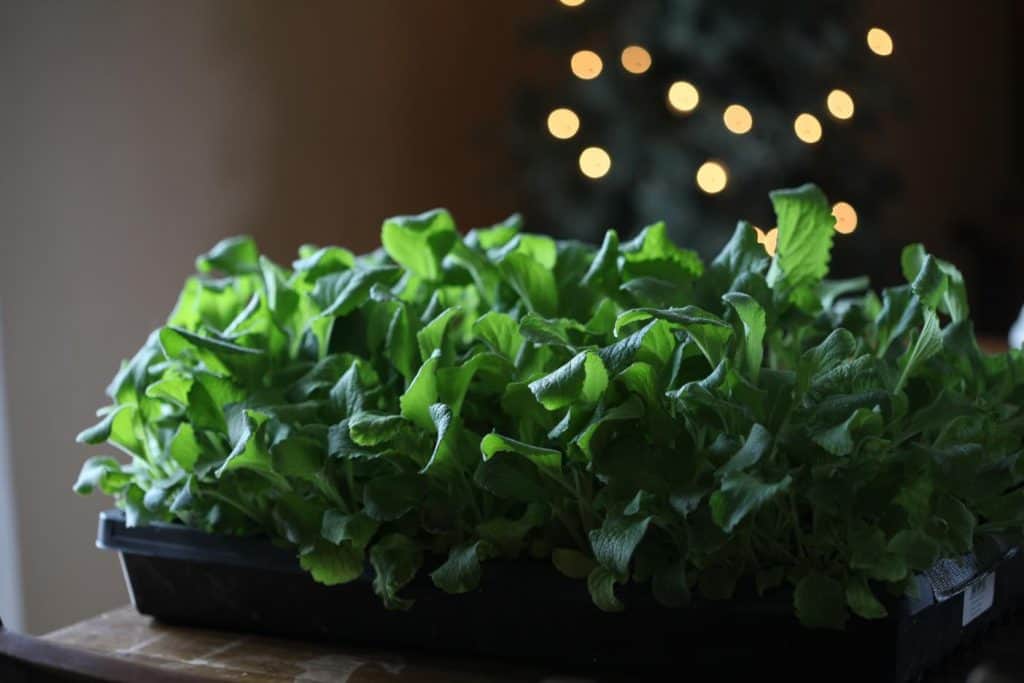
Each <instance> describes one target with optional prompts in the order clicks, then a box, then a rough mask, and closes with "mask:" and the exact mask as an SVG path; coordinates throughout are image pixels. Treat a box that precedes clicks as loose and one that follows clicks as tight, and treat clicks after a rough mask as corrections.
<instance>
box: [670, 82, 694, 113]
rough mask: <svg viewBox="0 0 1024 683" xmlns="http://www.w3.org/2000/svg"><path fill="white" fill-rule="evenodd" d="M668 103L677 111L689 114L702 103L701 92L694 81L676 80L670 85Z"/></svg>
mask: <svg viewBox="0 0 1024 683" xmlns="http://www.w3.org/2000/svg"><path fill="white" fill-rule="evenodd" d="M668 103H669V105H670V106H671V107H672V108H673V109H675V110H676V111H680V112H683V113H684V114H688V113H690V112H691V111H693V110H694V109H696V108H697V104H698V103H700V93H699V92H697V88H696V87H695V86H694V85H693V83H689V82H687V81H676V82H675V83H673V84H672V85H671V86H669V89H668Z"/></svg>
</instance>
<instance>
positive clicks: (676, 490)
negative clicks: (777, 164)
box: [75, 186, 1024, 627]
mask: <svg viewBox="0 0 1024 683" xmlns="http://www.w3.org/2000/svg"><path fill="white" fill-rule="evenodd" d="M773 200H774V201H775V204H776V206H777V207H778V209H779V231H780V238H779V254H778V256H777V257H776V258H774V259H767V258H765V257H764V253H763V251H762V250H761V247H759V246H758V245H757V244H756V242H754V240H753V239H752V238H751V229H750V228H749V226H746V225H741V226H740V227H739V228H738V229H737V231H736V233H735V235H734V237H733V239H732V240H731V241H730V242H729V244H728V245H726V247H725V249H724V250H723V252H722V254H721V255H720V256H719V257H718V258H716V259H715V260H714V262H713V263H712V264H711V265H710V266H708V267H705V266H704V265H703V264H702V263H701V261H700V260H699V259H698V258H697V257H696V256H695V255H694V254H693V253H692V252H688V251H686V250H683V249H680V248H679V247H677V246H675V245H674V244H672V243H670V242H668V241H667V240H666V239H665V237H664V231H663V228H662V227H661V226H660V225H654V226H651V227H650V228H649V229H648V230H646V231H644V233H642V234H641V236H640V237H638V238H637V239H635V240H633V241H631V242H628V243H620V242H619V240H618V238H617V237H616V236H615V234H614V233H609V234H608V236H607V237H606V238H605V240H604V242H603V244H602V245H601V246H600V247H599V248H595V247H592V246H587V245H582V244H579V243H574V242H555V241H553V240H551V239H549V238H547V237H543V236H540V235H530V234H526V233H522V232H520V231H519V226H518V219H516V218H513V219H510V220H509V221H508V222H506V223H504V224H499V225H496V226H493V227H491V228H487V229H482V230H473V231H470V232H469V233H468V234H467V235H465V236H460V235H459V234H458V233H457V232H456V230H455V227H454V224H453V222H452V220H451V217H450V216H449V215H448V214H447V213H446V212H444V211H434V212H430V213H427V214H423V215H421V216H412V217H404V218H399V219H393V220H389V221H387V222H386V223H385V229H384V233H385V247H386V248H385V250H383V251H377V252H374V253H372V254H369V255H366V256H360V257H355V256H353V255H351V254H350V253H348V252H346V251H344V250H342V249H338V248H334V247H329V248H326V249H314V248H303V249H302V250H301V252H300V260H298V261H296V262H295V263H294V264H293V268H292V269H290V270H289V269H286V268H282V267H279V266H277V265H275V264H273V263H270V262H269V261H268V260H267V259H265V258H263V257H259V256H257V252H256V248H255V246H254V245H252V244H251V243H250V242H247V241H245V240H244V239H234V240H231V241H230V242H228V243H225V244H221V245H218V246H217V247H215V248H214V249H213V250H211V252H210V253H209V254H207V255H206V256H203V257H201V258H200V261H199V263H200V267H201V270H203V271H204V275H202V276H197V277H193V278H190V279H189V280H188V281H187V282H186V285H185V288H184V291H183V292H182V294H181V298H180V300H179V302H178V305H177V306H176V308H175V310H174V312H173V313H172V315H171V317H170V319H169V320H168V323H167V326H166V327H164V328H162V329H160V330H158V331H157V332H156V333H154V334H153V335H152V336H151V337H150V339H149V340H148V341H147V343H146V344H145V345H144V347H143V348H142V350H141V351H140V352H139V353H138V354H136V356H135V357H134V358H133V359H131V360H130V361H128V362H126V363H125V365H124V367H123V369H122V370H121V372H119V373H118V375H117V377H116V378H115V380H114V381H113V382H112V383H111V386H110V388H109V394H110V396H111V399H112V401H113V405H111V406H109V407H107V408H104V409H103V410H102V411H101V419H100V421H99V423H98V424H97V425H96V426H94V427H91V428H89V429H87V430H85V431H84V432H82V434H81V436H80V440H82V441H87V442H89V443H100V442H104V441H106V442H107V443H110V444H112V445H113V446H115V447H117V448H119V449H120V450H121V451H123V452H124V453H126V454H127V455H128V456H129V457H130V461H129V462H128V463H127V464H124V463H122V462H121V461H119V460H118V459H116V458H112V457H108V456H105V457H96V458H92V459H90V460H89V461H88V462H87V463H86V465H85V467H84V468H83V470H82V474H81V477H80V478H79V481H78V483H77V484H76V486H75V489H76V490H77V491H79V492H80V493H89V492H91V491H93V490H94V489H97V488H98V489H100V490H101V491H102V492H103V493H105V494H107V495H112V496H114V497H115V498H116V499H117V501H118V504H119V505H120V506H121V507H123V508H124V509H125V511H126V513H127V516H128V521H129V523H130V524H143V523H146V522H149V521H153V520H161V521H180V522H183V523H185V524H189V525H192V526H195V527H199V528H202V529H207V530H210V531H213V532H219V533H229V534H242V533H262V534H266V535H268V536H270V537H272V538H273V539H274V540H275V541H277V542H279V543H282V544H285V545H287V546H289V547H291V548H293V549H294V550H295V553H296V555H297V556H298V558H299V561H300V562H301V564H302V566H303V567H305V568H306V569H307V570H308V571H310V572H311V573H312V575H313V576H314V578H316V579H317V580H318V581H321V582H323V583H326V584H336V583H341V582H346V581H351V580H353V579H355V578H357V577H358V576H361V575H362V574H363V573H364V571H365V568H366V566H367V563H369V565H370V567H372V571H373V573H374V575H375V579H374V589H375V590H376V591H377V593H378V594H379V595H380V596H381V598H382V599H383V600H384V602H385V603H386V604H387V605H388V606H390V607H394V608H407V607H409V606H410V603H409V601H408V600H407V599H405V598H403V597H402V595H401V591H402V588H403V586H405V585H406V584H408V582H409V581H410V580H411V579H412V578H413V577H414V576H415V575H416V573H417V572H418V571H419V570H420V569H421V568H423V569H424V570H425V571H428V572H429V573H430V576H431V578H432V579H433V582H434V584H436V585H437V587H438V588H439V589H441V590H444V591H447V592H450V593H461V592H465V591H471V590H473V589H474V588H475V587H476V586H477V585H478V583H479V581H480V577H481V575H482V574H483V573H484V572H486V571H487V564H488V562H489V561H492V560H494V559H496V558H512V557H533V558H537V561H548V562H551V563H552V571H556V570H557V571H560V572H561V573H563V574H565V575H566V576H569V577H571V578H573V579H576V580H580V581H584V580H585V581H586V584H587V586H588V587H589V589H590V591H591V594H592V595H593V598H594V602H595V603H596V604H597V606H598V607H600V608H601V609H606V610H618V609H623V608H628V605H625V606H624V605H622V603H621V602H620V601H619V599H618V597H617V596H616V587H617V586H620V585H622V584H624V583H627V582H648V583H649V586H650V590H651V591H652V592H653V594H654V595H655V597H656V598H657V599H658V600H659V601H660V602H662V603H664V604H665V605H666V606H671V607H680V606H684V605H685V604H686V603H687V602H688V601H689V600H690V597H691V594H692V593H697V594H698V595H701V596H703V597H710V598H727V597H729V596H730V595H732V593H733V591H734V589H735V586H736V585H737V583H738V582H750V583H752V584H754V585H756V587H757V589H758V590H759V591H765V590H772V589H773V588H775V587H777V586H779V585H780V584H782V583H784V582H788V583H789V584H791V585H792V586H793V587H794V588H795V593H794V595H795V610H796V613H797V614H798V615H799V617H800V618H801V619H802V620H803V622H804V623H805V624H807V625H809V626H816V627H817V626H821V627H840V626H842V625H843V624H844V623H845V622H846V620H847V619H849V618H851V615H856V616H859V617H863V618H877V617H881V616H883V615H884V614H885V609H884V607H883V606H882V604H881V603H880V602H879V599H878V596H879V595H882V594H883V591H887V590H895V591H897V592H899V591H902V590H904V589H906V588H907V587H908V586H909V585H910V577H911V576H912V573H913V572H915V571H919V570H921V569H924V568H927V567H928V566H929V565H930V564H931V563H933V562H934V561H935V560H936V559H937V558H939V557H949V556H955V555H958V554H962V553H965V552H967V551H969V550H971V549H972V548H973V547H974V546H975V544H976V543H977V542H978V540H979V539H981V538H983V537H985V536H987V535H993V534H1019V533H1020V531H1021V528H1022V525H1024V498H1022V490H1024V489H1021V488H1020V487H1021V483H1022V481H1024V466H1022V465H1021V464H1020V453H1021V450H1022V435H1024V429H1022V427H1024V415H1022V413H1021V411H1020V407H1021V401H1022V400H1024V355H1022V353H1021V352H1019V351H1011V352H1009V353H1006V354H1001V355H984V354H982V353H981V352H980V351H979V350H978V347H977V344H976V343H975V340H974V336H973V333H972V331H971V326H970V322H969V320H968V319H967V317H966V314H967V310H966V299H965V297H964V296H963V291H964V290H963V282H962V278H961V277H960V274H959V273H958V272H957V271H956V269H955V268H954V267H953V266H952V265H951V264H949V263H946V262H943V261H939V260H937V259H934V258H932V257H931V256H929V255H927V254H925V253H924V251H923V249H921V248H920V247H919V246H913V247H909V248H908V249H907V251H906V253H905V255H904V259H903V266H904V270H905V271H906V275H907V279H908V282H909V285H908V286H902V287H897V288H894V289H890V290H887V291H885V292H883V293H882V294H881V296H880V297H879V296H876V295H875V294H873V293H867V294H864V293H863V291H864V289H865V286H866V285H865V283H863V282H861V281H848V282H841V283H836V282H829V281H825V280H822V279H821V278H822V277H823V275H824V274H825V273H826V272H827V263H828V259H829V249H830V246H831V240H832V224H831V220H830V219H829V217H828V212H827V211H825V210H823V209H824V208H827V206H828V204H827V201H826V199H825V197H824V196H823V195H822V193H821V192H820V191H819V190H818V189H817V188H815V187H813V186H805V187H802V188H798V189H795V190H789V191H785V192H779V193H775V194H774V195H773ZM206 271H209V272H206Z"/></svg>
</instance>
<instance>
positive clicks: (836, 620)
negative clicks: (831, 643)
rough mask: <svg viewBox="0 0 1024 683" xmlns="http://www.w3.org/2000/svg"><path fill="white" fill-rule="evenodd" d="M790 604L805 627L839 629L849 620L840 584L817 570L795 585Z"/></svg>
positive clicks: (843, 592)
mask: <svg viewBox="0 0 1024 683" xmlns="http://www.w3.org/2000/svg"><path fill="white" fill-rule="evenodd" d="M793 605H794V607H795V608H796V615H797V617H798V618H799V619H800V623H801V624H803V625H804V626H806V627H808V628H832V629H841V628H843V627H844V626H845V625H846V621H847V619H849V614H848V613H847V611H846V594H845V591H844V590H843V584H841V583H839V582H838V581H836V580H835V579H833V578H831V577H829V576H825V575H823V574H819V573H817V572H812V573H810V574H808V575H807V576H805V577H804V578H802V579H800V581H799V582H798V583H797V584H796V590H795V591H794V592H793Z"/></svg>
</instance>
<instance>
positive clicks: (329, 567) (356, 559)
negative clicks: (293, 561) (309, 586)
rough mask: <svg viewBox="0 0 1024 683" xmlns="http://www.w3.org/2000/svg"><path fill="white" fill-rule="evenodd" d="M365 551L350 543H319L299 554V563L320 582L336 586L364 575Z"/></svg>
mask: <svg viewBox="0 0 1024 683" xmlns="http://www.w3.org/2000/svg"><path fill="white" fill-rule="evenodd" d="M363 561H364V560H363V553H362V551H361V550H359V549H358V548H355V547H353V546H351V545H348V544H343V545H334V544H331V543H317V544H316V546H315V547H314V548H313V549H312V550H310V551H309V552H306V553H303V554H302V555H299V564H301V565H302V568H303V569H305V570H306V571H308V572H309V573H310V574H312V575H313V578H314V579H316V581H318V582H319V583H322V584H324V585H326V586H336V585H338V584H341V583H348V582H349V581H355V580H356V579H358V578H359V577H360V576H362V575H363Z"/></svg>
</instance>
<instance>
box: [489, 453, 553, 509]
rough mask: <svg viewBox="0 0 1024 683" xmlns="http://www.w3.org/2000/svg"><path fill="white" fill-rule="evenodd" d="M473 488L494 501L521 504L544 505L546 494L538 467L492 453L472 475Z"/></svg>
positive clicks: (516, 458) (523, 460) (515, 458)
mask: <svg viewBox="0 0 1024 683" xmlns="http://www.w3.org/2000/svg"><path fill="white" fill-rule="evenodd" d="M473 481H474V482H475V483H476V485H477V486H479V487H480V488H482V489H484V490H485V491H488V492H490V493H492V494H494V495H495V496H497V497H498V498H504V499H506V500H514V501H520V502H523V503H531V502H545V501H546V498H547V493H546V490H545V488H544V482H543V481H542V480H541V473H540V470H539V468H537V467H536V466H534V465H532V464H531V463H529V462H527V460H526V459H524V458H522V457H520V456H518V455H514V454H512V453H501V452H498V453H495V454H494V455H493V456H492V457H490V458H488V459H487V460H485V461H483V462H481V463H480V464H479V465H478V466H477V468H476V473H475V474H474V475H473Z"/></svg>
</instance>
